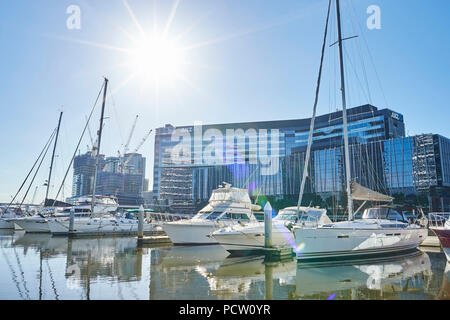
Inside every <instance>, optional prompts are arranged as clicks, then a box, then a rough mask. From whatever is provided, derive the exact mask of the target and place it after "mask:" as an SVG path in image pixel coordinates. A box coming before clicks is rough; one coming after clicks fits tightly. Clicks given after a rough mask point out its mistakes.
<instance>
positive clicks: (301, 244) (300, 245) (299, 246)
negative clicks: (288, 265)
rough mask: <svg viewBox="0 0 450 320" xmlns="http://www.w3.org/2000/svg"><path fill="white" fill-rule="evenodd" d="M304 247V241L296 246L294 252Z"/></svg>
mask: <svg viewBox="0 0 450 320" xmlns="http://www.w3.org/2000/svg"><path fill="white" fill-rule="evenodd" d="M304 248H305V243H304V242H302V243H300V244H299V245H298V246H297V248H295V252H297V253H298V252H301V251H302V250H303V249H304Z"/></svg>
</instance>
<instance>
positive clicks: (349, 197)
mask: <svg viewBox="0 0 450 320" xmlns="http://www.w3.org/2000/svg"><path fill="white" fill-rule="evenodd" d="M336 17H337V29H338V30H337V31H338V43H339V65H340V72H341V96H342V121H343V127H344V150H345V151H344V153H345V175H346V189H347V208H348V220H349V221H351V220H352V219H353V199H352V190H351V185H350V181H351V172H350V154H349V147H348V128H347V101H346V97H345V70H344V55H343V50H342V42H343V39H342V26H341V10H340V5H339V0H336Z"/></svg>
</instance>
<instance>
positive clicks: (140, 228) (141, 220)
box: [138, 205, 144, 241]
mask: <svg viewBox="0 0 450 320" xmlns="http://www.w3.org/2000/svg"><path fill="white" fill-rule="evenodd" d="M138 221H139V224H138V241H142V239H143V238H144V207H143V206H142V205H141V206H140V207H139V213H138Z"/></svg>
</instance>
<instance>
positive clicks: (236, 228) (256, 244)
mask: <svg viewBox="0 0 450 320" xmlns="http://www.w3.org/2000/svg"><path fill="white" fill-rule="evenodd" d="M317 223H318V224H328V223H331V220H330V219H329V218H328V216H327V210H325V209H318V208H312V207H288V208H285V209H282V210H280V212H279V213H278V215H277V216H276V217H275V218H273V223H272V245H273V246H274V247H279V248H280V247H292V248H295V239H294V234H293V233H292V227H293V226H294V225H299V226H312V225H317ZM264 235H265V229H264V222H255V223H251V224H248V225H244V226H243V225H232V226H228V227H225V228H221V229H219V230H216V231H214V232H213V233H212V236H213V237H214V238H215V239H216V240H217V241H218V242H219V243H220V244H221V245H222V246H223V247H224V248H225V250H227V251H228V252H230V253H231V254H232V255H249V254H251V255H253V254H259V253H263V248H264Z"/></svg>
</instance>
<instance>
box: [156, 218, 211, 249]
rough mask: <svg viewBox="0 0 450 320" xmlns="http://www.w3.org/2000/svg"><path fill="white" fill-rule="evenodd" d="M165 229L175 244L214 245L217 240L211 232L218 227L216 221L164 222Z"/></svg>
mask: <svg viewBox="0 0 450 320" xmlns="http://www.w3.org/2000/svg"><path fill="white" fill-rule="evenodd" d="M163 229H164V231H165V232H166V234H167V236H168V237H169V238H170V240H171V241H172V243H173V244H174V245H213V244H218V242H217V240H216V239H214V238H212V237H210V234H211V233H212V232H214V231H215V230H216V229H217V225H216V224H215V223H208V224H206V223H201V224H200V223H198V224H197V223H178V222H170V223H164V224H163Z"/></svg>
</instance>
